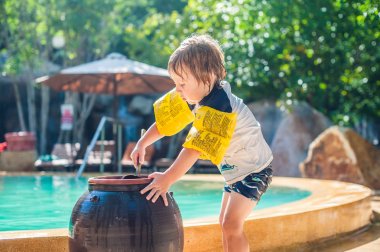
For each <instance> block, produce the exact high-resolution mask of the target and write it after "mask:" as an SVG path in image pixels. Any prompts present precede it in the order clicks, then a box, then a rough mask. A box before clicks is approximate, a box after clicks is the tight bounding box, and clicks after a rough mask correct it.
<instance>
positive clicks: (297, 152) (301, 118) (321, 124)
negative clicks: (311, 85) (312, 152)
mask: <svg viewBox="0 0 380 252" xmlns="http://www.w3.org/2000/svg"><path fill="white" fill-rule="evenodd" d="M330 126H331V122H330V121H329V120H328V119H327V117H325V116H324V115H323V114H321V113H320V112H318V111H317V110H315V109H314V108H312V107H311V106H309V105H308V104H307V103H305V102H300V103H297V104H295V105H293V106H292V107H291V108H290V111H289V112H288V114H287V115H285V117H284V119H283V120H282V121H281V123H280V125H279V127H278V129H277V132H276V134H275V136H274V139H273V141H272V144H271V149H272V151H273V163H272V166H273V171H274V175H277V176H287V177H301V172H300V171H299V168H298V166H299V163H301V162H302V161H303V160H305V158H306V155H307V150H308V147H309V144H310V143H311V142H312V141H313V140H314V139H315V138H316V137H317V136H318V135H319V134H320V133H321V132H323V131H324V130H325V129H326V128H328V127H330Z"/></svg>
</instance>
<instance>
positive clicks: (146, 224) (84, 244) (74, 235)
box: [69, 175, 183, 252]
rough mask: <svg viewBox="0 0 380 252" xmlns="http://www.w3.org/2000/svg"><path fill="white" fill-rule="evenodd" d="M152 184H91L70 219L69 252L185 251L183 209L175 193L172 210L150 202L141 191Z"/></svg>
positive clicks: (105, 180) (140, 180) (106, 180)
mask: <svg viewBox="0 0 380 252" xmlns="http://www.w3.org/2000/svg"><path fill="white" fill-rule="evenodd" d="M150 182H151V179H149V178H146V177H136V176H131V175H129V176H103V177H95V178H90V179H89V180H88V183H89V186H88V189H89V190H88V192H85V193H84V194H83V195H82V196H81V197H80V198H79V200H78V201H77V203H76V204H75V206H74V208H73V211H72V214H71V219H70V225H69V235H70V239H69V248H70V251H71V252H74V251H75V252H79V251H81V252H82V251H88V252H93V251H94V252H95V251H96V252H106V251H107V252H113V251H115V252H116V251H117V252H120V251H134V252H144V251H156V252H161V251H162V252H171V251H173V252H174V251H176V252H177V251H183V225H182V218H181V214H180V211H179V209H178V206H177V204H176V202H175V200H174V199H173V197H172V194H171V193H170V194H167V198H168V202H169V206H168V207H166V206H165V205H164V203H163V200H162V198H161V197H160V198H159V199H158V200H157V201H156V203H152V202H151V201H148V200H146V199H145V197H146V195H141V194H140V190H141V189H143V188H144V187H145V186H146V185H147V184H149V183H150Z"/></svg>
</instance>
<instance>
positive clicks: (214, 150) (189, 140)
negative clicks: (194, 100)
mask: <svg viewBox="0 0 380 252" xmlns="http://www.w3.org/2000/svg"><path fill="white" fill-rule="evenodd" d="M236 118H237V115H236V113H226V112H221V111H218V110H216V109H213V108H210V107H207V106H204V107H201V108H199V109H198V111H197V112H196V117H195V121H194V123H193V127H192V128H191V130H190V132H189V134H188V135H187V137H186V141H185V143H184V144H183V147H185V148H190V149H194V150H197V151H200V152H201V156H200V158H201V159H208V160H210V161H211V162H212V163H213V164H215V165H218V164H220V163H221V162H222V159H223V156H224V154H225V153H226V150H227V148H228V146H229V144H230V141H231V138H232V134H233V132H234V129H235V126H236Z"/></svg>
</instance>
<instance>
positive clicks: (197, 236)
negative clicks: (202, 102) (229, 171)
mask: <svg viewBox="0 0 380 252" xmlns="http://www.w3.org/2000/svg"><path fill="white" fill-rule="evenodd" d="M220 177H221V176H215V175H186V176H185V177H184V180H205V181H221V180H220ZM273 185H276V186H284V185H286V186H289V185H290V186H292V187H296V188H299V189H306V190H310V191H312V194H311V195H310V196H309V197H307V198H305V199H302V200H299V201H295V202H291V203H287V204H283V205H280V206H277V207H271V208H265V209H262V210H257V211H254V212H253V213H252V214H251V215H250V216H249V217H248V220H247V222H246V224H245V232H246V234H247V237H249V242H250V245H251V248H252V251H262V250H273V249H276V248H279V247H288V246H294V245H296V244H302V243H309V242H312V241H316V240H321V239H328V238H329V237H336V236H338V235H340V234H345V233H350V232H353V231H355V230H359V229H361V228H363V227H365V226H367V225H369V224H370V217H371V214H372V208H371V200H370V195H371V190H370V189H369V188H366V187H364V186H361V185H356V184H351V183H344V182H338V181H326V180H315V179H301V178H280V177H276V178H274V180H273ZM184 231H185V249H184V251H189V252H190V251H221V250H222V243H221V230H220V227H219V224H218V223H217V218H203V219H193V220H189V221H187V220H186V221H184ZM205 234H207V235H205ZM67 245H68V231H67V229H52V230H34V231H12V232H0V251H20V252H23V251H40V252H44V251H68V246H67Z"/></svg>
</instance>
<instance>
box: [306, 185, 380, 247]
mask: <svg viewBox="0 0 380 252" xmlns="http://www.w3.org/2000/svg"><path fill="white" fill-rule="evenodd" d="M372 209H373V210H374V218H373V224H372V225H371V226H370V227H369V228H368V229H367V230H365V231H364V232H363V231H362V232H358V233H356V234H352V235H350V236H348V237H343V238H340V239H336V240H334V241H329V242H326V243H325V244H324V245H321V246H318V247H316V248H315V249H312V250H311V251H323V252H341V251H348V252H377V251H380V194H379V193H377V195H376V196H373V197H372Z"/></svg>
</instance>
